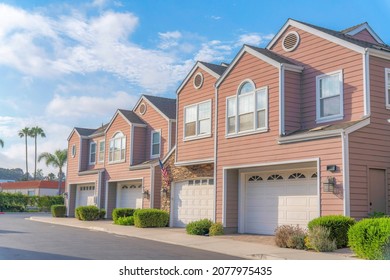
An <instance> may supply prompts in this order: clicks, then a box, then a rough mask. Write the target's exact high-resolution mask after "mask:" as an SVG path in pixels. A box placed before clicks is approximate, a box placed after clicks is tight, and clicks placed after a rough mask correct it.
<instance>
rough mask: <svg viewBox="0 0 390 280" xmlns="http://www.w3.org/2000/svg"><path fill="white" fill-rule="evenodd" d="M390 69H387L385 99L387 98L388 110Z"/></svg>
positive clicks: (389, 107)
mask: <svg viewBox="0 0 390 280" xmlns="http://www.w3.org/2000/svg"><path fill="white" fill-rule="evenodd" d="M389 75H390V68H385V98H386V109H389V110H390V100H389V90H390V79H389Z"/></svg>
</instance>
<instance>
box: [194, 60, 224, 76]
mask: <svg viewBox="0 0 390 280" xmlns="http://www.w3.org/2000/svg"><path fill="white" fill-rule="evenodd" d="M199 63H201V64H203V65H204V66H206V67H207V68H209V69H210V70H211V71H213V72H215V73H217V74H218V75H220V76H221V75H222V74H223V72H225V70H226V68H227V66H225V65H218V64H213V63H208V62H203V61H199Z"/></svg>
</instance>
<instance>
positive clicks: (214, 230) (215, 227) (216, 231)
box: [209, 223, 223, 236]
mask: <svg viewBox="0 0 390 280" xmlns="http://www.w3.org/2000/svg"><path fill="white" fill-rule="evenodd" d="M209 235H210V236H216V235H223V225H222V224H221V223H213V224H212V225H211V226H210V228H209Z"/></svg>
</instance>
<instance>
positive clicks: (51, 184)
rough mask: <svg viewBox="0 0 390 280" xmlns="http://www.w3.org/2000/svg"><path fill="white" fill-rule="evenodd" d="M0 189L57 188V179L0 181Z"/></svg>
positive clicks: (63, 185)
mask: <svg viewBox="0 0 390 280" xmlns="http://www.w3.org/2000/svg"><path fill="white" fill-rule="evenodd" d="M0 188H2V189H57V188H58V182H57V181H43V180H42V181H19V182H7V183H0ZM61 188H65V182H62V183H61Z"/></svg>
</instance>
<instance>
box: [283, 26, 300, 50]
mask: <svg viewBox="0 0 390 280" xmlns="http://www.w3.org/2000/svg"><path fill="white" fill-rule="evenodd" d="M298 44H299V34H298V33H297V32H296V31H291V32H289V33H287V35H286V36H284V38H283V44H282V46H283V49H284V50H285V51H286V52H292V51H293V50H295V49H296V48H297V46H298Z"/></svg>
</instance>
